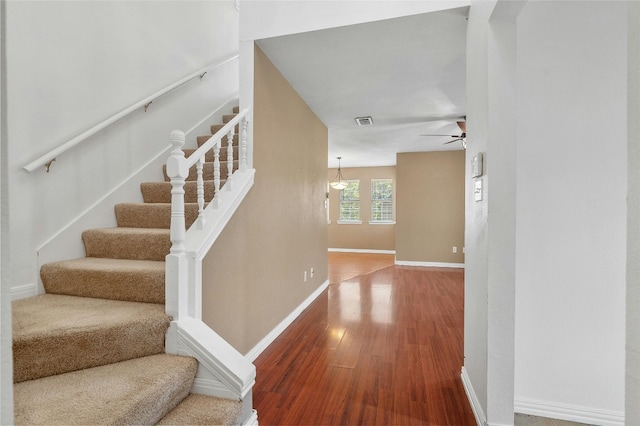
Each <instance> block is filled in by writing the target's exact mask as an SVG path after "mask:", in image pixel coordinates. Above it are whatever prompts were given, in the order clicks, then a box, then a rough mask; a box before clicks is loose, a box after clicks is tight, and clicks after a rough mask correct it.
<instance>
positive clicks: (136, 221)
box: [115, 203, 198, 229]
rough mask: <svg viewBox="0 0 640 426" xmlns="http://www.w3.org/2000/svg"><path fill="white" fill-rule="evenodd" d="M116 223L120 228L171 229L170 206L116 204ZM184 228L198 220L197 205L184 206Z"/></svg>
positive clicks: (165, 204) (166, 204) (167, 204)
mask: <svg viewBox="0 0 640 426" xmlns="http://www.w3.org/2000/svg"><path fill="white" fill-rule="evenodd" d="M115 213H116V222H117V223H118V226H119V227H121V228H160V229H169V228H170V227H171V204H169V203H162V204H159V203H154V204H150V203H148V204H142V203H141V204H118V205H116V206H115ZM184 215H185V226H186V227H187V228H189V227H190V226H191V225H192V224H193V222H195V221H196V219H197V218H198V205H197V204H194V203H189V204H185V206H184Z"/></svg>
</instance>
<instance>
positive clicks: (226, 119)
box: [222, 114, 238, 124]
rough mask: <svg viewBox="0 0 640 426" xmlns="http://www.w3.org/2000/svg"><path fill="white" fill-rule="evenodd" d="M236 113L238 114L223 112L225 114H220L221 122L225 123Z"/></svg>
mask: <svg viewBox="0 0 640 426" xmlns="http://www.w3.org/2000/svg"><path fill="white" fill-rule="evenodd" d="M236 115H238V114H225V115H223V116H222V122H223V123H224V124H227V123H228V122H230V121H231V120H233V119H234V118H235V117H236Z"/></svg>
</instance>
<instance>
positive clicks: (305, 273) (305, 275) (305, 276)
mask: <svg viewBox="0 0 640 426" xmlns="http://www.w3.org/2000/svg"><path fill="white" fill-rule="evenodd" d="M304 282H305V283H306V282H307V271H304Z"/></svg>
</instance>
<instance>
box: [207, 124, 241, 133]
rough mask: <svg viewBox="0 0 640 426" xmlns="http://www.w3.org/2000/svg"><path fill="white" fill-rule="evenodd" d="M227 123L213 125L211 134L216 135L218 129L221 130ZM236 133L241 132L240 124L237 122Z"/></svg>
mask: <svg viewBox="0 0 640 426" xmlns="http://www.w3.org/2000/svg"><path fill="white" fill-rule="evenodd" d="M224 126H225V125H224V124H214V125H212V126H211V134H212V135H215V134H216V133H217V132H218V131H220V130H221V129H222V128H223V127H224ZM233 133H235V134H238V135H239V134H240V125H239V124H236V127H235V130H234V131H233Z"/></svg>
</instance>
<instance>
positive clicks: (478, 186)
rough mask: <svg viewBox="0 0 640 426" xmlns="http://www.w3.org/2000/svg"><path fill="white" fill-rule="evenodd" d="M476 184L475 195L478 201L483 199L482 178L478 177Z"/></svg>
mask: <svg viewBox="0 0 640 426" xmlns="http://www.w3.org/2000/svg"><path fill="white" fill-rule="evenodd" d="M475 185H476V186H475V191H474V192H473V196H474V198H475V200H476V201H482V179H478V180H477V181H476V184H475Z"/></svg>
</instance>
